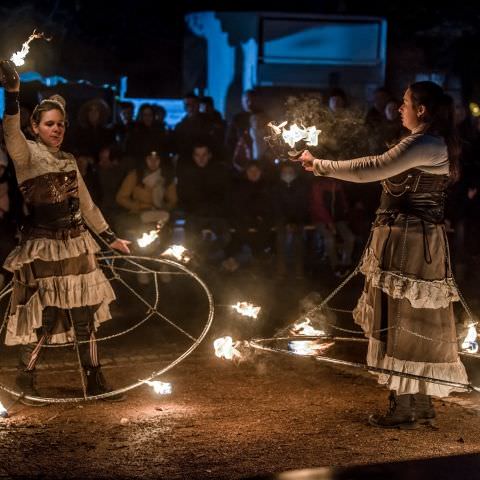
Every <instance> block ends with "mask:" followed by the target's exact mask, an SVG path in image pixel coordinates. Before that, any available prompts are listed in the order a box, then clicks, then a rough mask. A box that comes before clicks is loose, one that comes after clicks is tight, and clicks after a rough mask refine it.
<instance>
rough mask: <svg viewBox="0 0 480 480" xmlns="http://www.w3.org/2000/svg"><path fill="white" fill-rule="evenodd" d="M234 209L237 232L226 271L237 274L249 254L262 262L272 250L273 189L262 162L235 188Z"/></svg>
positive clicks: (251, 167)
mask: <svg viewBox="0 0 480 480" xmlns="http://www.w3.org/2000/svg"><path fill="white" fill-rule="evenodd" d="M231 207H232V209H231V217H230V225H231V226H232V227H233V229H234V232H233V234H232V240H231V243H230V244H229V247H228V254H229V258H228V260H226V261H225V262H224V267H225V268H226V269H227V270H236V268H238V266H239V263H242V261H245V255H243V254H244V253H245V251H247V258H248V259H251V258H252V257H253V258H254V259H260V258H261V257H262V256H264V254H265V252H266V251H267V250H268V249H269V247H270V237H271V227H272V220H271V219H272V206H271V203H270V189H269V185H268V184H267V182H266V180H265V178H264V175H263V170H262V167H261V165H260V163H259V162H255V161H253V162H250V163H249V164H248V165H247V168H246V169H245V174H244V178H242V179H241V180H240V181H239V182H238V185H237V186H236V187H235V188H233V191H232V202H231Z"/></svg>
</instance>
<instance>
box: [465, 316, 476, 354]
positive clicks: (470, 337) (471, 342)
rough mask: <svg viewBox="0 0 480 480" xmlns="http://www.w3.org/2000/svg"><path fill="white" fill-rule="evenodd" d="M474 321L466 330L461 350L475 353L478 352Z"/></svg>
mask: <svg viewBox="0 0 480 480" xmlns="http://www.w3.org/2000/svg"><path fill="white" fill-rule="evenodd" d="M475 325H476V324H475V323H472V324H470V325H469V326H468V332H467V335H466V337H465V339H464V340H463V343H462V350H464V351H466V352H468V353H477V352H478V343H477V328H476V326H475Z"/></svg>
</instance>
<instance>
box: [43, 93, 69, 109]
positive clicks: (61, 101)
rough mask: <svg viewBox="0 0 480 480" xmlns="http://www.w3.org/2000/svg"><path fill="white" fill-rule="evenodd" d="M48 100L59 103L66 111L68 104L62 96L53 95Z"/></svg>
mask: <svg viewBox="0 0 480 480" xmlns="http://www.w3.org/2000/svg"><path fill="white" fill-rule="evenodd" d="M46 100H50V101H52V102H57V103H59V104H60V105H61V106H62V107H63V109H64V110H65V107H66V106H67V102H66V101H65V99H64V98H63V97H62V96H61V95H56V94H55V95H52V96H51V97H48V98H47V99H46Z"/></svg>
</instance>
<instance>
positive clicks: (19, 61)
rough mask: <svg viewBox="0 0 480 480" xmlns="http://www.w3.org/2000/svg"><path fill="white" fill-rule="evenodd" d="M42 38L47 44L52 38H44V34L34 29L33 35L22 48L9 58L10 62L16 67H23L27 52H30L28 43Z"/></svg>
mask: <svg viewBox="0 0 480 480" xmlns="http://www.w3.org/2000/svg"><path fill="white" fill-rule="evenodd" d="M41 38H43V39H44V40H46V41H47V42H49V41H50V40H51V39H52V37H47V36H45V34H44V33H42V32H37V30H36V29H35V30H34V31H33V33H32V34H31V35H30V36H29V37H28V40H27V41H26V42H24V43H23V45H22V48H21V50H20V51H18V52H16V53H14V54H13V55H12V56H11V57H10V60H11V61H12V62H13V63H14V64H15V65H16V66H17V67H21V66H22V65H25V57H26V56H27V54H28V52H29V51H30V43H31V42H32V41H33V40H38V39H41Z"/></svg>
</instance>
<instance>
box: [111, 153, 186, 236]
mask: <svg viewBox="0 0 480 480" xmlns="http://www.w3.org/2000/svg"><path fill="white" fill-rule="evenodd" d="M161 163H162V158H161V156H160V154H159V153H158V152H150V153H149V154H147V155H146V157H145V158H144V160H143V162H142V164H141V165H139V166H138V167H137V168H136V169H134V170H131V171H130V172H129V173H128V174H127V176H126V177H125V178H124V180H123V182H122V184H121V186H120V189H119V190H118V192H117V195H116V201H117V203H118V205H120V206H121V207H123V208H124V209H125V210H127V211H128V214H127V215H124V216H123V217H122V218H121V220H120V223H121V225H122V226H123V227H124V228H125V229H127V230H128V229H132V228H133V229H134V228H135V227H137V226H138V224H151V223H166V222H167V221H168V219H169V217H170V214H169V211H171V210H172V209H173V208H174V207H175V206H176V204H177V188H176V185H175V181H174V180H173V179H172V178H169V177H168V176H167V175H166V173H164V169H163V168H162V167H161Z"/></svg>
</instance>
